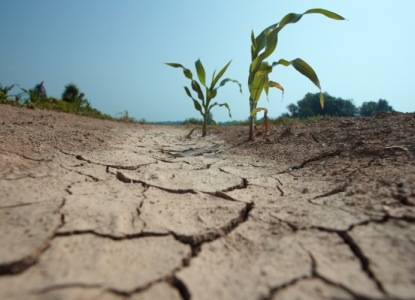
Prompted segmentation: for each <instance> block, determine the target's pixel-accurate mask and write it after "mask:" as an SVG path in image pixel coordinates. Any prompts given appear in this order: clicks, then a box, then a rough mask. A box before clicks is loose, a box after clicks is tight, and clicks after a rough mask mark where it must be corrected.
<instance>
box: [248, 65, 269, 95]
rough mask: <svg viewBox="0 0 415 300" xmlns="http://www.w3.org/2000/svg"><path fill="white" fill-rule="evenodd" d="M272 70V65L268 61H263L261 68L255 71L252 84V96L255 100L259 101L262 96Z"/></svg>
mask: <svg viewBox="0 0 415 300" xmlns="http://www.w3.org/2000/svg"><path fill="white" fill-rule="evenodd" d="M271 72H272V67H271V66H269V65H268V63H267V62H263V63H262V65H261V67H260V68H259V70H258V71H257V72H256V73H255V76H254V79H253V82H252V85H251V95H250V98H251V99H252V100H253V101H254V102H258V101H259V98H260V97H261V93H262V90H263V89H264V85H265V83H266V82H268V74H269V73H271Z"/></svg>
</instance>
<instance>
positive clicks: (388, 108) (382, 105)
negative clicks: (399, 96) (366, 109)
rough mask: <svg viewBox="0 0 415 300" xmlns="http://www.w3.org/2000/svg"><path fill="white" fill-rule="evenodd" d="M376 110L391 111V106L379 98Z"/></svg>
mask: <svg viewBox="0 0 415 300" xmlns="http://www.w3.org/2000/svg"><path fill="white" fill-rule="evenodd" d="M376 109H377V111H378V112H379V111H386V112H391V111H393V107H392V106H390V105H389V103H388V101H386V100H384V99H379V101H378V104H377V107H376Z"/></svg>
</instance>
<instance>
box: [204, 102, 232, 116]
mask: <svg viewBox="0 0 415 300" xmlns="http://www.w3.org/2000/svg"><path fill="white" fill-rule="evenodd" d="M217 105H219V106H225V107H226V108H227V109H228V112H229V118H231V119H232V115H231V109H230V108H229V105H228V103H222V104H219V103H218V102H215V103H213V104H212V105H211V106H209V111H210V110H211V109H212V108H213V107H215V106H217Z"/></svg>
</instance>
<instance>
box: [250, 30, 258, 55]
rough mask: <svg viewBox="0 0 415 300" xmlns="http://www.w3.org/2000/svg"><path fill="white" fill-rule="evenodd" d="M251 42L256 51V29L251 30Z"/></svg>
mask: <svg viewBox="0 0 415 300" xmlns="http://www.w3.org/2000/svg"><path fill="white" fill-rule="evenodd" d="M251 42H252V47H253V49H254V50H255V51H256V48H257V44H256V39H255V35H254V31H253V30H252V31H251Z"/></svg>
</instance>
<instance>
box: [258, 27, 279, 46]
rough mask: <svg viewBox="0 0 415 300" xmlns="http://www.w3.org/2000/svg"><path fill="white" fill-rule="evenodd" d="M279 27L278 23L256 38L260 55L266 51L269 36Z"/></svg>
mask: <svg viewBox="0 0 415 300" xmlns="http://www.w3.org/2000/svg"><path fill="white" fill-rule="evenodd" d="M277 26H278V23H276V24H273V25H271V26H269V27H267V28H265V29H264V30H263V31H262V32H261V33H260V34H259V35H258V36H257V37H256V39H255V40H256V44H257V53H259V52H260V51H261V50H262V49H264V47H265V44H266V43H267V35H268V33H270V32H271V31H272V30H274V29H275V28H276V27H277Z"/></svg>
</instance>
